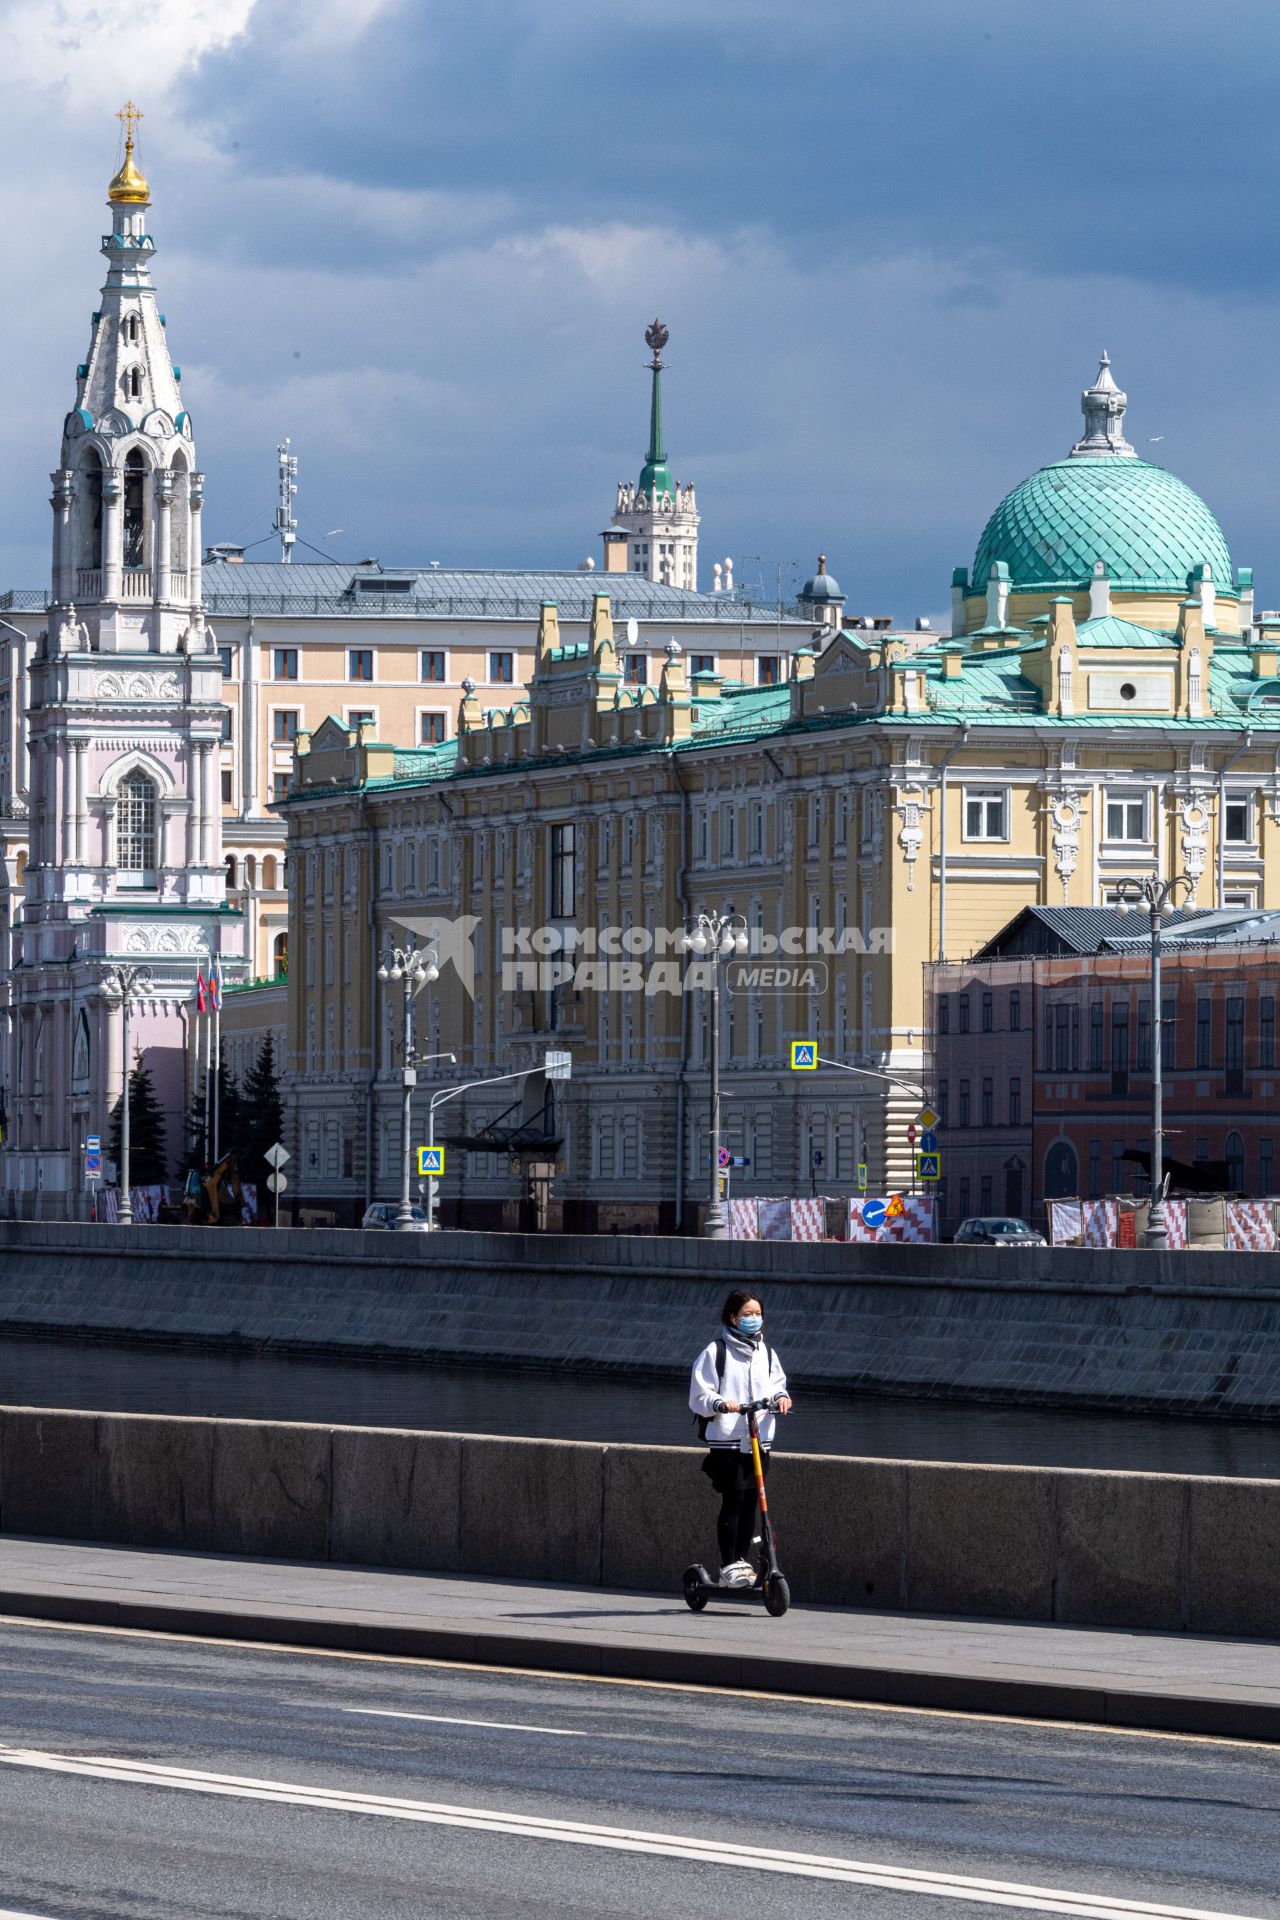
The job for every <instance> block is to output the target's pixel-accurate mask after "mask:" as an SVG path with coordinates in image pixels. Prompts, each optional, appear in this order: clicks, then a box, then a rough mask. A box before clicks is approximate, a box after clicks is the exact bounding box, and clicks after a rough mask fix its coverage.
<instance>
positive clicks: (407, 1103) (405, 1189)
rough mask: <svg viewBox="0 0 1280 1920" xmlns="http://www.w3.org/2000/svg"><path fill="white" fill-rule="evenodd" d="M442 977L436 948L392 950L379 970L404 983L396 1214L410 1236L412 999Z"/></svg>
mask: <svg viewBox="0 0 1280 1920" xmlns="http://www.w3.org/2000/svg"><path fill="white" fill-rule="evenodd" d="M439 977H440V956H439V954H438V953H437V951H436V949H435V948H434V947H393V948H392V949H391V951H390V953H389V954H388V955H387V957H386V959H385V960H384V961H383V963H382V965H381V966H380V967H379V968H378V978H379V980H402V981H403V982H404V1028H403V1041H404V1106H403V1111H402V1117H401V1137H400V1206H399V1210H398V1211H397V1213H396V1218H395V1225H396V1229H397V1231H399V1232H401V1233H407V1232H409V1231H410V1230H411V1228H412V1226H413V1202H412V1201H411V1200H410V1198H409V1185H410V1170H411V1158H412V1153H413V1111H412V1109H413V1089H414V1088H415V1086H416V1085H417V1084H418V1069H417V1066H416V1064H415V1060H414V1052H413V996H414V995H415V994H416V993H419V992H420V991H421V989H422V988H423V987H427V986H430V985H431V982H432V981H433V980H438V979H439Z"/></svg>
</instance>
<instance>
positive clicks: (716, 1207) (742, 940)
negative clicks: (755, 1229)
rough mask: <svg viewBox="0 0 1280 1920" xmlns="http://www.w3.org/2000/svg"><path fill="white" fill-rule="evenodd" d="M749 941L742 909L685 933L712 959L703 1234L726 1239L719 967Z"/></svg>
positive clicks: (704, 916)
mask: <svg viewBox="0 0 1280 1920" xmlns="http://www.w3.org/2000/svg"><path fill="white" fill-rule="evenodd" d="M749 946H750V941H749V939H748V936H747V923H746V920H745V919H744V918H743V916H742V915H741V914H740V913H700V914H698V915H697V917H696V918H695V920H694V922H693V925H692V926H691V927H690V928H689V931H688V932H687V933H686V934H685V936H684V947H685V951H686V952H687V953H691V954H693V955H694V956H695V957H696V958H697V959H699V960H707V961H709V962H710V963H711V1191H710V1198H709V1201H708V1204H707V1217H706V1221H705V1223H704V1225H703V1229H702V1231H703V1234H704V1236H705V1237H706V1238H707V1239H708V1240H723V1239H724V1237H725V1233H726V1230H727V1222H726V1220H725V1211H724V1202H723V1200H722V1199H721V1198H720V968H721V966H722V965H723V964H724V962H725V961H727V960H741V959H743V958H744V957H745V955H746V953H747V951H748V948H749Z"/></svg>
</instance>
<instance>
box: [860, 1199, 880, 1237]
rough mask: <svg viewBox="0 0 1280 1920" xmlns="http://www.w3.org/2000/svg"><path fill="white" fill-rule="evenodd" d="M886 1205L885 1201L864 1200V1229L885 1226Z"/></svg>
mask: <svg viewBox="0 0 1280 1920" xmlns="http://www.w3.org/2000/svg"><path fill="white" fill-rule="evenodd" d="M884 1215H885V1205H884V1201H883V1200H864V1201H863V1203H862V1224H863V1226H864V1227H871V1228H872V1229H873V1230H874V1229H875V1228H876V1227H882V1226H883V1225H884Z"/></svg>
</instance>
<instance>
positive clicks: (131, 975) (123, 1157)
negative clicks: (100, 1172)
mask: <svg viewBox="0 0 1280 1920" xmlns="http://www.w3.org/2000/svg"><path fill="white" fill-rule="evenodd" d="M100 979H101V987H102V997H103V999H104V1000H105V1001H106V1002H107V1004H108V1006H112V1007H117V1006H118V1007H119V1008H120V1009H121V1012H122V1015H123V1019H124V1088H123V1091H122V1093H121V1095H120V1205H119V1208H118V1210H117V1213H116V1219H117V1220H118V1222H119V1224H120V1225H121V1226H122V1227H130V1226H132V1225H133V1200H132V1198H131V1195H130V1189H129V1147H130V1139H129V1017H130V1015H131V1014H132V1012H133V1009H134V1008H135V1007H136V1006H139V1005H140V1004H141V1003H142V1001H144V1000H145V999H146V998H147V997H148V995H149V994H150V993H151V992H152V986H151V969H150V967H135V966H131V965H129V964H127V963H123V962H122V963H121V964H120V965H119V966H114V967H107V968H105V969H104V971H103V973H102V974H101V976H100Z"/></svg>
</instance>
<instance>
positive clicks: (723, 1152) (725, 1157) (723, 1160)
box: [719, 1147, 733, 1167]
mask: <svg viewBox="0 0 1280 1920" xmlns="http://www.w3.org/2000/svg"><path fill="white" fill-rule="evenodd" d="M719 1164H720V1165H721V1166H722V1167H731V1166H732V1165H733V1155H732V1154H731V1153H730V1152H729V1149H728V1147H721V1149H720V1161H719Z"/></svg>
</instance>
